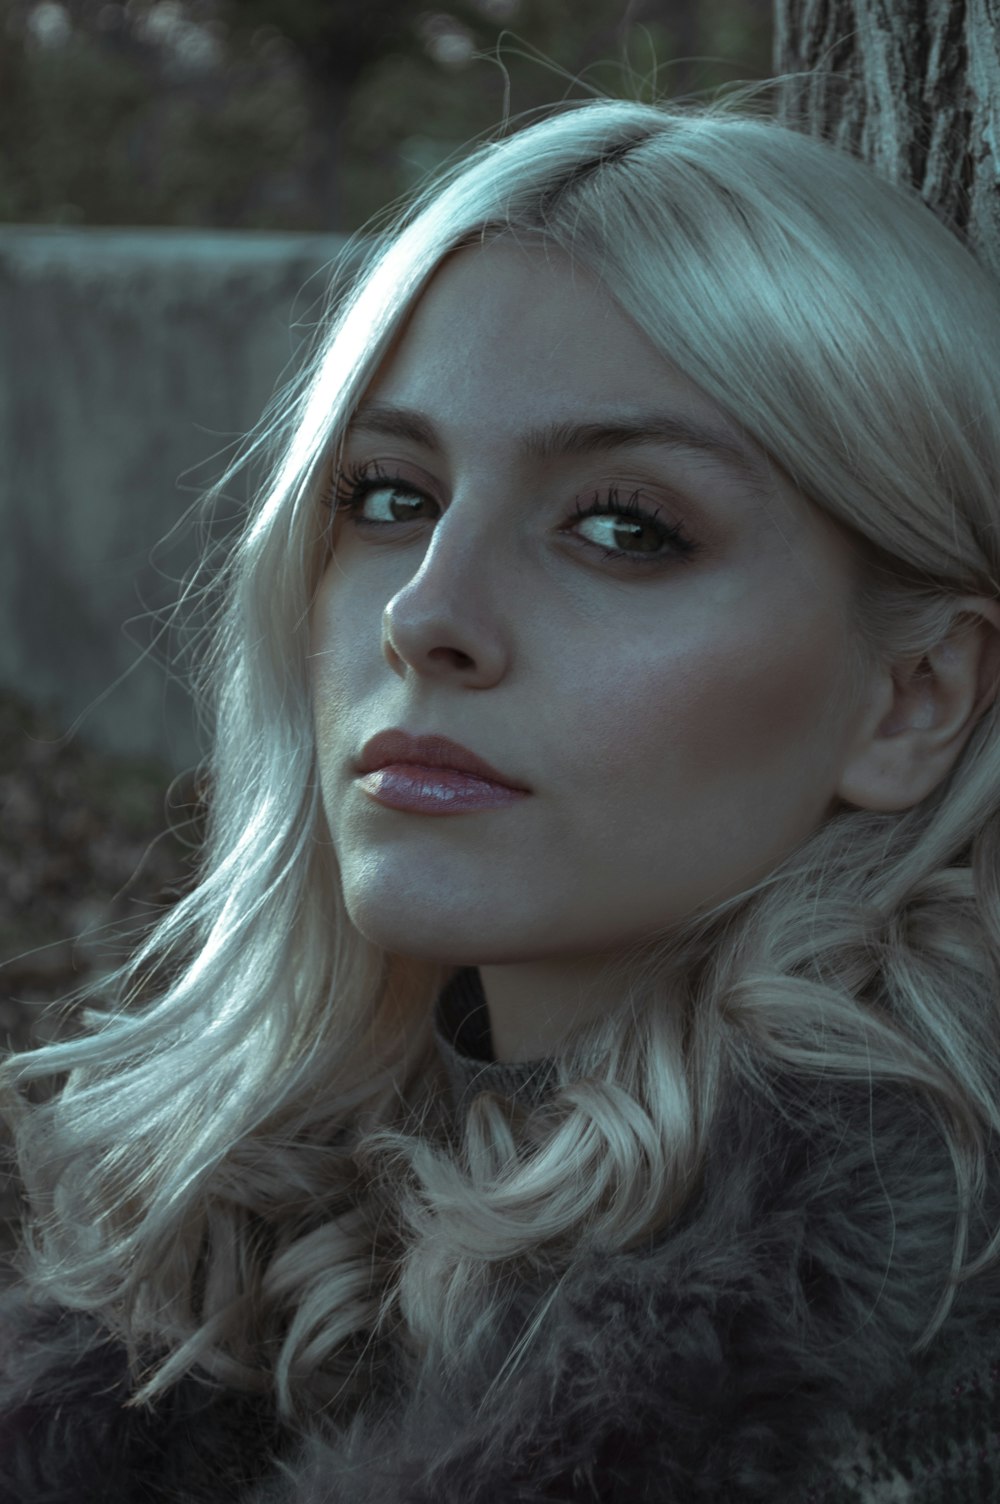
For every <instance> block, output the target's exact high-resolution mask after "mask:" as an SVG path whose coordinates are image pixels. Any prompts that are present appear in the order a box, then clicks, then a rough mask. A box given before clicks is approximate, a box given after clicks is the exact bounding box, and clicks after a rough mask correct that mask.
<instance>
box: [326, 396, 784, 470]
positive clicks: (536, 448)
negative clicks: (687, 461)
mask: <svg viewBox="0 0 1000 1504" xmlns="http://www.w3.org/2000/svg"><path fill="white" fill-rule="evenodd" d="M353 433H370V434H379V435H381V436H384V437H386V438H393V439H409V440H410V441H411V442H412V443H415V444H422V445H423V446H424V447H425V448H427V449H436V450H438V451H439V452H440V451H441V450H442V449H443V448H444V445H443V443H442V441H441V435H440V434H439V432H438V430H437V428H436V427H435V426H434V424H433V422H432V421H431V419H430V418H429V417H428V416H427V415H426V413H421V412H418V411H417V409H416V408H412V407H399V406H396V405H395V404H394V403H389V402H374V401H373V402H366V403H364V404H362V406H361V407H359V408H358V410H357V412H356V413H355V414H354V416H353V418H351V419H350V420H349V422H348V426H347V437H349V436H350V435H351V434H353ZM636 444H664V445H671V446H675V447H679V448H684V449H697V450H700V451H701V452H702V453H705V454H709V455H711V456H713V457H714V458H716V459H718V460H721V461H722V463H723V464H725V465H726V466H727V467H728V468H730V469H732V470H735V471H737V472H738V473H740V474H742V475H744V476H745V477H746V478H747V479H748V480H750V481H752V482H753V484H754V485H756V486H760V487H764V486H766V485H767V484H768V481H769V476H768V474H767V471H766V469H765V467H764V465H763V464H762V463H761V461H760V460H759V459H758V458H757V456H756V455H755V454H753V453H752V452H751V451H750V450H749V449H748V448H747V447H746V445H745V444H743V443H741V442H740V440H739V438H738V436H737V435H736V434H734V433H732V432H731V431H730V430H728V429H725V428H722V427H719V426H718V425H716V424H714V423H712V422H710V421H705V420H702V419H699V418H689V417H684V416H682V415H681V414H679V413H664V412H661V411H659V410H658V409H651V410H648V411H645V410H644V411H636V412H628V413H623V414H621V415H620V416H619V415H616V416H614V417H607V418H598V419H592V420H590V421H588V422H565V421H558V420H556V421H553V422H550V423H543V424H537V425H534V426H532V427H530V428H527V429H525V431H524V433H523V434H522V436H521V442H520V446H519V447H520V452H521V454H522V456H523V457H524V458H530V459H539V460H548V459H553V458H555V457H556V456H559V455H568V454H595V453H598V452H602V451H607V450H612V449H624V448H626V447H628V446H629V445H636Z"/></svg>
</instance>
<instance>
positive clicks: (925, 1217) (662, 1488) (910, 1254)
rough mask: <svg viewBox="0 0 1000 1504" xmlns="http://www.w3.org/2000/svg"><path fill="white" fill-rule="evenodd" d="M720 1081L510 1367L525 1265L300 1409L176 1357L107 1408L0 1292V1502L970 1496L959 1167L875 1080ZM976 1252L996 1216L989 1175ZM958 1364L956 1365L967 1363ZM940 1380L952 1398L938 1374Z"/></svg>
mask: <svg viewBox="0 0 1000 1504" xmlns="http://www.w3.org/2000/svg"><path fill="white" fill-rule="evenodd" d="M784 1100H785V1101H786V1102H787V1106H788V1111H787V1114H780V1115H778V1114H774V1113H773V1112H765V1111H764V1110H763V1109H762V1108H761V1106H760V1104H759V1103H758V1102H755V1101H754V1100H753V1099H752V1098H751V1097H750V1096H749V1095H748V1094H747V1093H746V1091H744V1090H743V1089H740V1090H737V1091H734V1092H733V1093H732V1094H731V1098H730V1100H729V1101H728V1105H727V1108H726V1111H725V1114H724V1117H723V1119H722V1121H721V1122H720V1124H719V1132H718V1133H717V1134H716V1135H715V1139H714V1143H715V1148H714V1150H713V1152H712V1154H711V1155H710V1157H709V1161H708V1163H707V1166H706V1171H705V1175H704V1179H703V1184H702V1186H701V1188H700V1191H699V1193H698V1195H697V1196H696V1197H695V1198H694V1199H693V1201H692V1203H691V1204H690V1205H689V1207H688V1209H687V1210H686V1211H685V1213H684V1215H683V1217H682V1218H681V1219H680V1221H679V1222H677V1223H675V1224H674V1225H673V1226H672V1227H671V1228H670V1230H669V1232H668V1234H666V1235H665V1236H664V1237H663V1238H662V1239H661V1240H660V1241H659V1242H658V1243H656V1244H655V1245H654V1246H649V1247H644V1248H642V1249H639V1250H633V1251H631V1252H628V1253H615V1254H610V1255H600V1254H597V1253H590V1254H588V1255H586V1256H581V1257H580V1259H579V1260H578V1262H577V1264H576V1265H575V1266H574V1268H573V1269H572V1270H571V1272H570V1273H569V1274H568V1275H567V1277H566V1278H565V1280H564V1281H563V1282H562V1284H561V1287H560V1289H559V1292H558V1296H557V1298H556V1300H555V1301H554V1303H553V1304H552V1305H551V1307H550V1308H549V1311H548V1315H547V1317H546V1324H545V1325H544V1327H543V1333H542V1340H541V1341H540V1342H539V1343H538V1345H537V1346H536V1348H535V1349H534V1350H533V1352H534V1356H533V1358H532V1360H531V1362H530V1363H529V1364H528V1366H527V1367H526V1368H522V1370H521V1374H520V1378H519V1380H518V1381H517V1383H516V1386H515V1388H514V1390H513V1393H508V1394H507V1395H506V1396H505V1397H504V1398H503V1400H502V1403H500V1404H496V1403H494V1402H492V1401H491V1399H490V1395H489V1393H488V1386H489V1384H490V1380H491V1378H492V1377H493V1376H494V1374H495V1373H496V1372H497V1370H498V1368H499V1367H500V1365H501V1363H502V1360H503V1357H504V1355H505V1353H506V1352H507V1351H508V1350H509V1348H510V1346H511V1342H512V1339H513V1337H514V1336H515V1335H516V1334H517V1333H518V1332H519V1331H520V1330H521V1326H522V1323H523V1322H524V1320H525V1319H526V1317H528V1316H529V1315H530V1314H531V1311H532V1309H533V1306H534V1303H535V1301H536V1300H537V1298H538V1295H539V1290H537V1289H530V1288H528V1287H522V1288H520V1289H518V1290H517V1291H516V1292H515V1293H514V1294H512V1295H511V1297H510V1304H509V1307H508V1308H507V1310H506V1315H505V1317H504V1320H503V1322H502V1323H501V1325H500V1327H498V1329H497V1330H496V1332H495V1334H494V1336H493V1338H492V1339H490V1340H488V1341H484V1343H483V1344H482V1346H481V1348H480V1349H479V1350H478V1352H477V1355H476V1360H475V1362H474V1364H472V1365H471V1366H469V1367H466V1368H465V1369H463V1371H462V1372H461V1373H458V1374H455V1375H452V1376H451V1377H450V1378H446V1377H445V1376H443V1375H440V1374H438V1375H433V1376H430V1377H424V1378H423V1379H420V1380H418V1378H417V1376H415V1375H414V1374H407V1373H406V1371H405V1364H401V1365H400V1368H399V1376H398V1384H397V1386H396V1387H395V1388H394V1389H393V1391H392V1392H391V1393H390V1394H388V1395H387V1398H386V1399H385V1401H384V1403H383V1404H382V1408H381V1409H380V1410H373V1412H372V1413H371V1414H369V1415H366V1416H365V1418H364V1419H360V1418H359V1419H357V1420H356V1421H355V1422H353V1423H350V1424H348V1423H344V1424H343V1425H342V1427H341V1428H340V1429H336V1430H334V1429H329V1430H326V1431H322V1432H321V1431H320V1430H319V1429H317V1430H316V1431H315V1432H314V1433H311V1434H308V1435H306V1436H304V1437H303V1436H299V1435H297V1436H291V1435H289V1434H288V1433H286V1432H284V1431H283V1430H282V1428H281V1427H280V1426H279V1425H278V1424H277V1423H276V1422H275V1420H274V1419H273V1417H272V1416H271V1414H270V1413H269V1409H268V1406H267V1405H266V1404H265V1402H264V1400H263V1399H261V1398H259V1397H258V1398H255V1397H252V1396H245V1395H237V1394H234V1393H226V1392H216V1391H214V1390H213V1389H211V1388H210V1387H209V1386H208V1385H207V1384H206V1383H205V1382H203V1381H202V1380H200V1379H198V1378H197V1377H192V1376H188V1377H186V1378H185V1379H183V1380H182V1381H180V1382H179V1383H178V1384H176V1385H175V1386H174V1388H173V1389H172V1390H171V1391H170V1393H169V1395H168V1396H167V1397H166V1399H165V1400H164V1401H162V1402H161V1403H160V1405H159V1406H158V1408H157V1409H156V1410H155V1411H154V1412H152V1413H150V1412H146V1411H139V1410H124V1409H122V1408H121V1401H122V1399H123V1398H124V1396H125V1392H126V1391H125V1388H124V1374H125V1365H124V1357H123V1354H122V1352H121V1351H120V1350H119V1349H118V1348H117V1346H116V1345H115V1344H114V1343H113V1342H110V1341H108V1340H107V1339H106V1338H102V1336H101V1333H100V1329H99V1327H98V1326H97V1323H96V1321H95V1318H93V1317H92V1316H90V1315H87V1314H83V1313H71V1312H66V1311H59V1310H55V1309H49V1308H44V1307H42V1308H37V1307H36V1308H34V1309H32V1308H31V1307H30V1306H28V1304H27V1302H26V1301H25V1300H24V1298H23V1297H22V1295H21V1294H20V1292H19V1291H17V1290H12V1291H8V1292H7V1294H6V1295H5V1296H3V1297H2V1300H0V1325H2V1328H3V1330H2V1335H0V1353H2V1362H0V1504H154V1501H163V1504H550V1501H564V1504H585V1501H600V1504H709V1501H712V1504H751V1501H752V1504H763V1501H768V1504H770V1501H779V1504H850V1501H857V1504H861V1501H864V1504H898V1501H911V1504H932V1501H941V1504H944V1501H949V1504H979V1501H983V1504H985V1501H987V1500H993V1501H997V1500H1000V1453H998V1434H1000V1413H998V1393H997V1389H996V1388H991V1387H990V1386H991V1384H993V1383H995V1381H996V1379H997V1373H998V1365H1000V1321H998V1316H1000V1278H998V1276H997V1274H996V1273H995V1272H993V1271H990V1272H988V1273H987V1274H986V1275H985V1276H980V1277H979V1278H978V1279H976V1280H974V1281H970V1282H967V1283H966V1284H964V1285H963V1286H961V1287H960V1289H959V1292H958V1296H957V1299H956V1303H955V1305H954V1306H953V1308H952V1312H951V1315H950V1316H949V1318H948V1321H947V1322H946V1324H945V1326H944V1328H943V1329H942V1331H941V1333H940V1334H939V1335H938V1337H937V1338H936V1339H935V1341H934V1342H933V1343H932V1345H931V1346H930V1348H929V1349H928V1350H927V1351H926V1352H924V1353H922V1354H920V1355H919V1356H917V1357H914V1356H912V1355H911V1353H910V1349H911V1347H912V1345H913V1343H914V1342H915V1340H916V1338H917V1337H918V1336H919V1334H920V1333H921V1331H922V1330H923V1328H924V1326H925V1325H926V1323H927V1321H928V1319H929V1318H930V1316H931V1315H932V1313H933V1311H934V1309H935V1307H936V1305H937V1301H938V1298H939V1296H940V1294H941V1291H942V1288H943V1283H944V1276H945V1273H946V1271H947V1269H948V1267H949V1264H950V1256H951V1245H952V1237H953V1229H954V1217H955V1189H954V1175H953V1171H952V1167H951V1161H950V1158H949V1156H948V1154H947V1151H946V1149H945V1147H944V1144H943V1142H942V1139H941V1136H940V1133H939V1131H938V1130H937V1129H936V1128H935V1127H934V1126H933V1120H932V1119H931V1117H930V1114H929V1113H928V1111H927V1109H926V1108H922V1107H917V1106H916V1105H915V1104H914V1103H913V1101H912V1100H910V1099H909V1098H908V1097H905V1096H904V1095H903V1094H902V1093H901V1092H899V1091H898V1090H897V1089H895V1088H892V1087H889V1088H884V1087H880V1088H879V1089H878V1090H877V1091H876V1092H875V1093H874V1095H873V1094H872V1093H871V1092H870V1091H869V1089H868V1087H867V1086H866V1085H865V1086H861V1085H853V1084H852V1085H844V1084H840V1085H834V1084H833V1083H830V1082H827V1081H815V1080H814V1081H811V1082H808V1083H801V1082H795V1081H793V1080H789V1081H788V1083H787V1091H786V1093H785V1097H784ZM991 1185H992V1186H993V1189H992V1190H991V1198H992V1199H991V1201H990V1205H989V1214H990V1217H991V1219H992V1220H991V1222H990V1224H989V1227H988V1228H984V1227H983V1226H982V1225H981V1222H979V1221H975V1222H974V1223H973V1226H972V1227H971V1229H970V1251H973V1252H979V1251H980V1249H981V1248H982V1247H983V1245H984V1241H985V1236H984V1234H988V1232H990V1231H992V1229H993V1228H994V1227H995V1226H996V1222H997V1219H998V1218H1000V1208H998V1203H997V1196H996V1189H995V1179H994V1180H991ZM963 1385H964V1388H963V1387H961V1386H963ZM956 1396H957V1397H956Z"/></svg>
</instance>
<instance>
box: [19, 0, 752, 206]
mask: <svg viewBox="0 0 1000 1504" xmlns="http://www.w3.org/2000/svg"><path fill="white" fill-rule="evenodd" d="M770 45H771V16H770V7H769V4H768V3H767V0H697V3H696V0H573V3H572V4H571V5H567V4H566V3H565V0H452V3H447V4H446V5H444V6H443V7H442V9H440V10H436V9H435V8H434V5H433V0H430V4H428V6H427V7H426V8H424V7H422V6H420V5H419V4H416V5H415V4H413V3H412V0H366V3H365V4H358V3H357V0H125V3H121V0H0V220H7V221H21V222H26V221H31V222H44V223H65V224H84V225H108V224H133V225H134V224H141V225H197V226H202V227H216V228H220V229H221V228H229V229H239V228H243V229H248V228H255V229H301V230H335V231H337V230H339V231H351V230H355V229H357V228H358V227H359V226H360V225H361V224H363V223H364V222H365V221H366V220H367V219H368V218H369V217H370V216H371V215H372V214H374V213H376V212H377V211H378V210H380V209H382V208H384V207H385V205H386V204H388V203H390V202H391V201H392V200H393V199H394V198H396V197H397V195H398V194H400V193H401V192H403V191H405V189H406V188H407V187H408V186H409V185H410V183H411V182H412V181H413V180H414V179H415V178H417V177H419V176H421V175H422V174H423V173H424V172H425V171H426V170H427V169H428V168H429V167H433V166H434V165H435V163H436V162H438V161H439V160H441V159H442V158H444V157H445V156H447V155H448V154H449V153H450V152H451V151H453V150H454V149H455V147H457V146H459V145H461V144H462V143H463V142H465V141H467V140H469V139H470V138H471V137H472V136H474V135H476V134H477V133H479V132H480V131H485V130H488V129H489V128H491V127H492V126H494V125H496V124H497V122H498V121H499V120H501V119H502V118H503V114H504V100H505V89H506V88H507V86H508V82H509V107H510V110H511V112H512V113H514V114H516V113H518V112H520V111H521V110H524V109H528V108H531V107H533V106H537V105H544V104H547V103H554V102H557V101H558V100H560V99H561V98H563V97H564V95H567V94H572V93H573V83H572V80H573V79H574V78H575V77H578V76H580V77H582V78H583V79H584V86H583V87H584V89H585V87H586V81H587V80H589V81H590V82H591V83H592V84H594V85H596V86H597V87H599V88H601V89H603V90H606V91H607V92H610V93H619V92H628V93H632V92H639V93H640V94H641V91H642V87H643V86H642V82H641V80H642V77H643V75H648V79H649V83H650V84H652V83H653V81H654V80H657V82H658V87H659V88H660V89H661V90H663V89H664V88H666V90H667V91H668V92H670V93H678V92H686V91H688V90H690V89H700V88H711V87H714V86H716V85H718V84H720V83H723V82H727V81H729V80H732V79H734V78H759V77H763V76H764V75H765V74H766V73H767V72H768V71H769V63H770ZM498 47H499V52H500V56H501V59H502V61H499V60H497V59H496V53H497V51H498ZM491 56H492V57H493V59H494V60H493V61H490V57H491ZM539 57H540V58H541V59H543V60H545V59H547V60H549V61H550V62H551V63H552V64H554V65H555V68H552V67H547V66H545V65H544V62H542V63H541V64H540V63H539V61H538V60H537V59H538V58H539ZM700 59H705V61H700ZM623 63H627V64H628V67H629V68H630V69H631V71H632V73H634V75H635V78H634V79H628V78H627V77H626V76H625V74H623V70H622V66H621V65H622V64H623ZM558 69H562V70H564V73H565V77H562V76H560V74H559V72H558V71H557V70H558ZM576 97H581V95H580V93H579V92H578V93H577V96H576Z"/></svg>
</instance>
